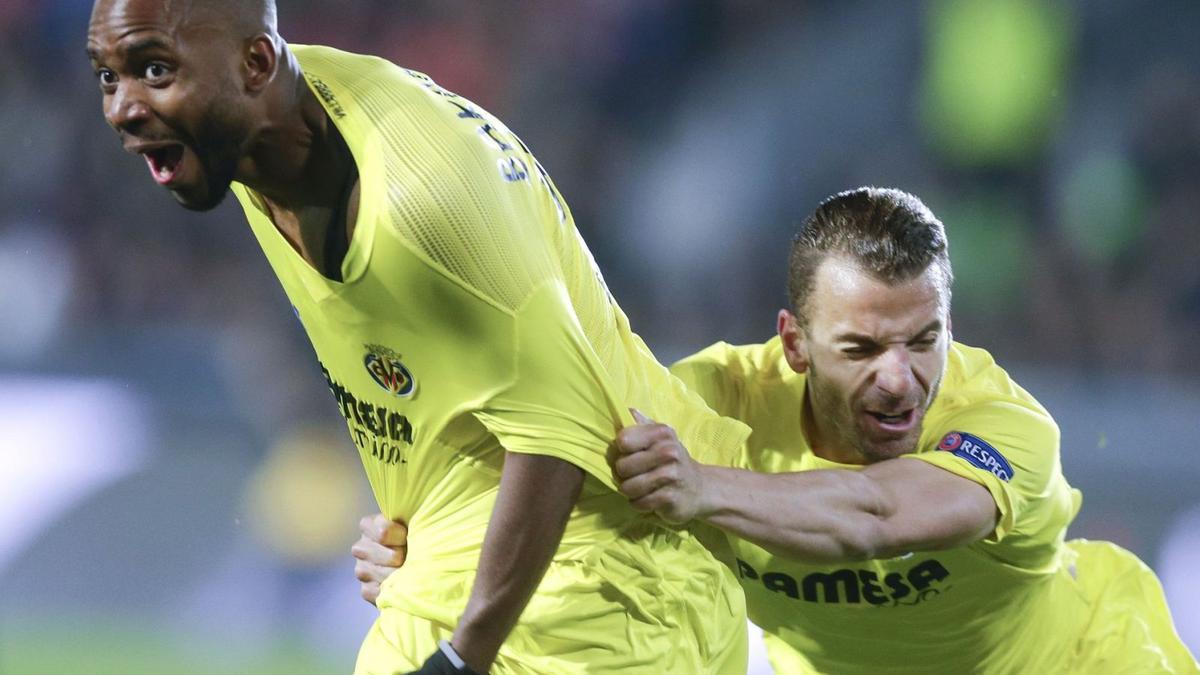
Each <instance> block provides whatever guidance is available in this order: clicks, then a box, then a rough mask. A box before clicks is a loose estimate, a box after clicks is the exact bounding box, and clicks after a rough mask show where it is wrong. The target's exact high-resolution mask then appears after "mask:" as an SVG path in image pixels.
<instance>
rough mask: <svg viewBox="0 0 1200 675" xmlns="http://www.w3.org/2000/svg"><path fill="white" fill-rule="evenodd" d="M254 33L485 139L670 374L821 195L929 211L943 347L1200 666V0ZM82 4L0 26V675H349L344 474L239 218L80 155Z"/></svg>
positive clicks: (861, 8) (438, 10)
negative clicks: (370, 77) (459, 110)
mask: <svg viewBox="0 0 1200 675" xmlns="http://www.w3.org/2000/svg"><path fill="white" fill-rule="evenodd" d="M280 4H281V6H280V8H279V9H280V25H281V26H280V27H281V32H282V34H283V35H284V37H285V38H286V39H288V40H289V41H291V42H294V43H321V44H328V45H333V46H337V47H341V48H343V49H347V50H350V51H358V52H367V53H373V54H378V55H381V56H384V57H386V58H389V59H391V60H393V61H395V62H397V63H400V64H402V65H404V66H407V67H410V68H413V69H416V70H420V71H422V72H425V73H428V74H429V75H430V76H432V77H433V78H434V79H436V80H437V81H438V82H439V83H440V84H442V85H443V86H445V87H446V88H448V89H451V90H453V91H456V92H458V93H460V94H462V95H464V96H466V97H467V98H470V99H472V100H474V101H475V102H476V103H478V104H480V105H482V106H483V107H485V108H487V109H489V110H491V111H492V112H494V113H495V114H497V115H498V116H499V117H500V118H501V119H503V120H504V121H505V122H507V124H508V126H509V127H510V128H512V129H513V130H514V131H515V132H516V133H517V134H519V135H520V136H521V137H522V138H523V139H524V141H525V142H526V143H527V144H528V145H529V147H530V148H531V149H532V150H533V152H534V153H535V154H536V155H537V156H538V157H539V158H540V160H541V162H542V164H543V165H544V166H545V167H546V169H547V170H548V171H549V172H550V174H551V175H552V176H553V177H554V179H555V181H556V182H557V184H558V186H559V188H560V189H561V191H562V192H563V193H564V195H565V196H566V198H567V200H568V202H569V203H570V205H571V208H572V210H573V211H574V215H575V219H576V222H577V224H578V226H579V228H580V230H581V231H582V233H583V235H584V238H585V239H586V240H587V241H588V243H589V245H590V246H591V248H592V250H593V252H594V254H595V256H596V258H597V260H598V262H599V264H600V266H601V268H602V269H603V270H604V272H605V274H606V276H607V279H608V282H609V284H610V286H611V288H612V290H613V292H614V294H615V295H616V297H617V299H618V300H619V301H620V303H621V305H622V306H623V307H624V309H625V311H626V312H627V313H628V314H629V315H630V318H631V320H632V322H633V325H634V327H635V329H636V330H637V331H638V332H639V333H640V334H641V335H642V336H643V337H644V338H645V339H646V340H647V342H648V343H649V344H650V346H651V347H652V348H653V349H654V350H655V352H656V353H657V354H658V355H659V357H660V359H662V360H664V361H669V360H672V359H675V358H678V357H680V356H683V355H686V354H688V353H690V352H692V351H694V350H696V349H699V348H701V347H703V346H705V345H707V344H709V343H711V342H713V341H716V340H719V339H725V340H728V341H730V342H735V343H737V342H756V341H760V340H763V339H766V338H767V337H769V336H770V335H771V334H772V332H773V325H774V312H775V310H776V309H778V308H779V307H781V306H783V303H784V302H785V298H784V290H783V288H784V271H785V270H784V265H785V260H786V252H787V245H788V241H789V236H790V234H791V233H792V231H793V230H794V228H795V226H796V224H797V223H798V222H799V220H800V219H802V218H803V217H804V216H805V215H806V214H807V213H808V212H810V211H811V210H812V209H813V207H814V206H815V205H816V204H817V203H818V202H819V201H820V200H821V199H822V198H824V197H825V196H827V195H829V194H831V193H834V192H837V191H840V190H843V189H847V188H851V187H856V186H859V185H864V184H873V185H881V186H894V187H899V188H902V189H905V190H908V191H911V192H913V193H915V194H917V195H919V196H921V197H922V198H923V199H924V200H925V201H926V202H927V203H928V204H929V206H930V207H931V208H932V209H933V211H934V212H935V213H936V214H938V215H939V216H940V217H941V218H942V220H943V221H944V222H945V223H946V227H947V230H948V232H949V236H950V240H951V254H952V256H951V257H952V259H953V262H954V266H955V271H956V275H957V282H956V285H955V291H954V308H953V309H954V333H955V337H956V338H957V339H959V340H961V341H963V342H966V343H968V344H972V345H976V346H981V347H985V348H987V349H989V350H990V351H991V352H992V353H993V354H994V355H995V356H996V357H997V359H998V360H999V361H1000V363H1001V364H1003V365H1005V366H1006V367H1007V368H1008V369H1009V370H1010V372H1012V373H1013V374H1014V375H1015V376H1016V377H1017V379H1018V381H1019V382H1021V383H1022V384H1023V385H1024V386H1025V387H1026V388H1027V389H1029V390H1030V391H1031V392H1032V393H1033V394H1034V395H1035V396H1037V397H1038V398H1039V399H1040V400H1041V401H1042V402H1043V403H1044V404H1046V406H1047V407H1048V408H1049V409H1050V410H1051V412H1052V413H1054V414H1055V416H1056V418H1057V419H1058V421H1059V423H1060V425H1061V427H1062V431H1063V448H1062V455H1063V464H1064V468H1065V471H1066V474H1067V476H1068V478H1069V480H1070V481H1071V482H1072V483H1073V484H1074V485H1076V486H1078V487H1080V488H1082V489H1083V490H1084V495H1085V500H1084V507H1083V511H1082V513H1081V514H1080V516H1079V518H1078V520H1077V521H1076V523H1075V525H1074V526H1073V528H1072V531H1071V535H1072V536H1082V537H1090V538H1105V539H1111V540H1114V541H1117V542H1118V543H1120V544H1122V545H1124V546H1126V547H1128V548H1130V549H1132V550H1134V551H1135V552H1137V553H1138V554H1139V555H1141V556H1142V558H1143V559H1144V560H1146V561H1147V562H1148V563H1149V564H1151V565H1152V566H1153V567H1154V568H1155V569H1156V570H1157V571H1158V572H1159V573H1160V576H1161V578H1162V579H1163V582H1164V585H1165V587H1166V589H1167V592H1168V597H1169V599H1170V602H1171V604H1172V609H1173V611H1174V612H1175V615H1176V622H1177V625H1178V626H1179V628H1180V632H1181V633H1182V634H1183V636H1184V638H1185V641H1187V642H1189V644H1190V645H1191V647H1192V649H1193V650H1200V583H1198V582H1197V581H1195V580H1194V579H1193V578H1192V576H1191V575H1192V569H1194V568H1196V567H1197V566H1200V493H1198V492H1197V490H1196V489H1195V487H1194V486H1195V485H1196V484H1197V482H1198V481H1200V465H1198V463H1197V460H1196V458H1197V456H1200V455H1198V450H1200V448H1197V437H1198V436H1200V358H1197V349H1198V345H1200V264H1197V263H1198V261H1200V222H1198V220H1200V218H1198V215H1197V214H1200V40H1198V39H1197V38H1196V36H1197V35H1198V34H1200V3H1197V2H1194V1H1193V0H1178V1H1174V2H1168V1H1161V2H1155V3H1141V2H1134V1H1133V0H1103V1H1099V2H1087V3H1085V2H1042V1H1037V0H963V1H953V2H951V1H946V2H903V3H892V2H854V1H850V2H799V1H797V2H768V1H766V0H577V1H575V0H573V1H569V2H568V1H566V0H536V1H535V0H530V1H527V2H519V3H501V2H490V3H484V2H469V1H467V0H439V1H436V2H435V1H434V0H427V1H421V2H415V1H403V2H398V1H384V0H355V1H352V2H351V1H344V0H343V1H340V2H316V1H303V0H281V3H280ZM90 7H91V2H90V0H0V103H2V104H0V148H2V149H3V153H4V156H3V160H2V161H0V317H3V329H0V402H2V405H0V673H3V674H5V675H8V674H10V673H18V674H21V675H24V674H26V673H74V672H88V673H108V672H112V673H142V672H145V673H156V672H168V671H167V670H164V668H167V669H168V670H169V672H175V673H250V672H254V673H270V672H279V673H308V672H311V673H327V672H348V671H349V670H350V669H351V667H352V664H353V659H354V654H355V650H356V647H357V643H358V640H359V638H360V637H361V636H362V634H363V633H364V632H365V631H366V628H367V627H368V626H369V624H370V621H371V619H372V609H371V608H370V607H369V606H367V605H366V604H365V603H363V602H362V601H361V600H359V599H358V597H357V583H356V582H355V581H354V579H353V577H352V574H351V572H352V564H351V563H352V561H351V559H350V557H349V555H348V547H349V545H350V543H351V542H352V541H353V540H354V539H355V538H356V535H357V532H356V522H357V516H358V515H360V514H362V513H365V512H367V511H368V510H373V509H372V506H371V501H370V498H369V495H368V494H367V491H366V487H365V480H363V479H362V478H361V476H360V473H361V470H360V469H359V468H358V467H357V462H358V460H357V458H356V457H355V455H354V453H353V449H352V446H351V445H350V444H349V441H348V440H347V439H344V438H343V437H344V435H345V434H344V424H343V423H342V422H341V421H340V418H339V417H338V416H337V414H336V412H335V410H334V406H333V405H331V404H330V401H329V395H328V392H327V389H326V387H325V384H324V381H323V379H322V378H321V375H320V371H319V369H318V368H317V366H316V364H315V360H314V359H313V357H312V353H311V349H310V348H309V346H308V344H307V340H306V338H305V337H304V335H303V333H302V331H301V330H300V328H299V325H298V323H297V322H296V321H295V320H294V318H293V316H292V312H291V309H290V307H289V306H288V303H287V301H286V300H285V298H284V296H283V294H282V292H281V290H280V289H279V286H278V283H277V282H276V281H275V280H274V278H273V276H272V274H271V272H270V270H269V268H268V267H267V265H266V264H265V262H264V260H263V259H262V254H261V252H260V251H259V250H258V248H257V244H256V243H255V242H254V240H253V237H252V235H251V234H250V231H249V228H248V227H247V226H246V224H245V222H244V220H243V217H242V215H241V213H240V211H239V209H238V208H237V206H236V204H235V202H234V200H233V199H232V198H230V199H229V200H227V202H226V203H225V204H223V205H222V206H221V207H219V208H218V209H217V210H216V211H215V212H213V213H209V214H199V215H198V214H192V213H189V212H186V211H184V210H183V209H180V208H179V207H177V206H176V205H175V203H174V202H173V200H172V199H171V198H170V197H169V196H168V195H167V194H166V193H165V191H163V190H162V189H161V188H158V187H157V186H155V185H154V184H153V182H152V181H151V180H150V179H149V177H148V176H146V169H145V167H144V163H143V162H142V160H141V159H140V158H137V157H132V156H128V155H125V154H124V153H122V152H121V150H120V147H119V143H118V140H117V138H116V136H115V135H114V134H113V133H112V132H111V131H110V130H109V129H108V128H107V127H106V126H105V124H104V121H103V118H102V115H101V110H100V95H99V92H98V90H97V85H96V83H95V80H94V77H93V75H92V73H91V72H90V69H89V67H88V63H87V59H86V57H85V56H84V54H83V49H84V40H85V34H86V26H87V19H88V14H89V12H90ZM756 668H761V666H756ZM764 672H765V671H764Z"/></svg>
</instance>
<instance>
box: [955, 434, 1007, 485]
mask: <svg viewBox="0 0 1200 675" xmlns="http://www.w3.org/2000/svg"><path fill="white" fill-rule="evenodd" d="M937 449H938V450H945V451H946V452H952V453H954V454H955V455H957V456H958V457H962V458H963V459H965V460H967V461H968V462H970V463H971V464H973V465H974V466H976V467H978V468H980V469H983V470H984V471H989V472H991V474H992V475H993V476H995V477H996V478H999V479H1000V480H1002V481H1004V482H1006V483H1007V482H1008V481H1010V480H1012V477H1013V468H1012V464H1009V463H1008V460H1007V459H1005V458H1004V455H1002V454H1000V451H999V450H997V449H995V448H993V447H992V446H991V445H989V444H988V442H987V441H985V440H983V439H982V438H980V437H978V436H975V435H972V434H968V433H966V432H964V431H951V432H950V433H948V434H946V435H945V436H943V437H942V440H941V442H940V443H938V446H937Z"/></svg>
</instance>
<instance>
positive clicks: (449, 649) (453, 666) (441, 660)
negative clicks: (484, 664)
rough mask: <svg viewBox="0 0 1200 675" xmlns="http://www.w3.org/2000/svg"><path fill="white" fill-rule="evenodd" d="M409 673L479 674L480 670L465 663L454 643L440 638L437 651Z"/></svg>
mask: <svg viewBox="0 0 1200 675" xmlns="http://www.w3.org/2000/svg"><path fill="white" fill-rule="evenodd" d="M410 675H480V672H479V671H477V670H474V669H473V668H471V667H470V666H469V665H467V662H466V661H465V660H463V658H462V656H460V655H459V653H458V650H456V649H455V648H454V645H452V644H450V642H449V641H448V640H442V641H440V642H438V648H437V651H435V652H434V653H433V654H432V655H431V656H430V657H429V658H428V659H425V663H423V664H421V667H420V668H418V669H417V670H415V671H413V673H411V674H410Z"/></svg>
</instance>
